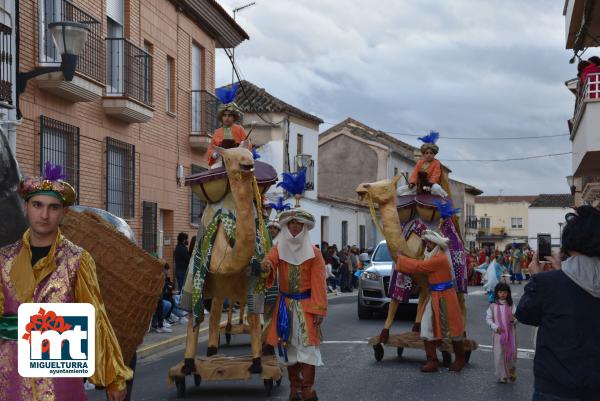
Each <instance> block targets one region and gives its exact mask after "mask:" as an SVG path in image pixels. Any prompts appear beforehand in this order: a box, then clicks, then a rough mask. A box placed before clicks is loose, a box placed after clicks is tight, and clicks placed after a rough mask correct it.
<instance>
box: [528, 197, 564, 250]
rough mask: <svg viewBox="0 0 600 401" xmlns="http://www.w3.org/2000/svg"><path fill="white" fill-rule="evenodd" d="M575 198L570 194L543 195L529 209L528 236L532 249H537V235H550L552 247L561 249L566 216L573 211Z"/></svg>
mask: <svg viewBox="0 0 600 401" xmlns="http://www.w3.org/2000/svg"><path fill="white" fill-rule="evenodd" d="M573 204H574V198H573V196H572V195H570V194H542V195H540V196H539V197H538V198H536V199H535V200H534V201H533V202H532V203H531V205H529V209H528V219H527V220H528V222H529V224H528V227H527V236H528V243H529V246H530V247H531V249H536V248H537V235H538V234H539V233H545V234H550V236H551V237H552V246H553V247H560V245H561V242H560V238H561V235H562V229H563V227H564V225H565V215H566V214H567V213H569V211H571V210H572V207H573Z"/></svg>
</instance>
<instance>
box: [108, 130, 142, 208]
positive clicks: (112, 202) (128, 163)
mask: <svg viewBox="0 0 600 401" xmlns="http://www.w3.org/2000/svg"><path fill="white" fill-rule="evenodd" d="M134 201H135V146H133V145H131V144H128V143H125V142H121V141H119V140H116V139H113V138H108V137H107V138H106V210H107V211H108V212H110V213H112V214H114V215H116V216H119V217H122V218H124V219H131V218H133V217H134V209H135V207H134V205H135V203H134Z"/></svg>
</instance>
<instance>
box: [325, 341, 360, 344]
mask: <svg viewBox="0 0 600 401" xmlns="http://www.w3.org/2000/svg"><path fill="white" fill-rule="evenodd" d="M368 343H369V342H368V341H365V340H353V341H321V344H368Z"/></svg>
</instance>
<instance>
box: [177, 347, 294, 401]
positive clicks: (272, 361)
mask: <svg viewBox="0 0 600 401" xmlns="http://www.w3.org/2000/svg"><path fill="white" fill-rule="evenodd" d="M261 361H262V368H263V371H262V373H261V374H260V377H261V378H262V379H263V384H264V387H265V390H266V391H267V396H269V395H271V391H272V390H273V383H274V382H275V383H276V384H277V386H279V385H280V384H281V378H282V374H283V371H282V369H281V367H280V366H279V361H278V360H277V358H276V357H275V356H274V355H272V356H263V357H262V358H261ZM194 362H195V366H196V371H195V372H194V373H192V376H193V377H194V384H195V385H196V386H199V385H200V383H201V382H202V381H222V380H249V379H250V378H251V377H252V374H251V373H250V372H249V371H248V368H249V367H250V365H252V356H251V355H247V356H225V355H214V356H211V357H209V358H196V359H195V361H194ZM183 365H184V362H183V361H182V362H180V363H178V364H177V365H175V366H173V367H172V368H171V369H169V375H168V379H167V380H168V384H169V385H172V384H173V383H175V386H176V387H177V397H178V398H181V397H184V396H185V379H186V377H185V375H184V374H183V373H182V368H183ZM255 376H258V375H255Z"/></svg>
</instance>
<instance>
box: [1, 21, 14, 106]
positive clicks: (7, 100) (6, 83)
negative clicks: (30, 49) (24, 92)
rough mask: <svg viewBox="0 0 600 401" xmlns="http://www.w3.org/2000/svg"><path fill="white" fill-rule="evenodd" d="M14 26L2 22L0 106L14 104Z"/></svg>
mask: <svg viewBox="0 0 600 401" xmlns="http://www.w3.org/2000/svg"><path fill="white" fill-rule="evenodd" d="M12 66H13V53H12V28H11V27H10V26H8V25H4V24H0V106H4V107H6V106H7V105H8V107H10V106H12V105H13V99H12V86H13V68H12Z"/></svg>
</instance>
